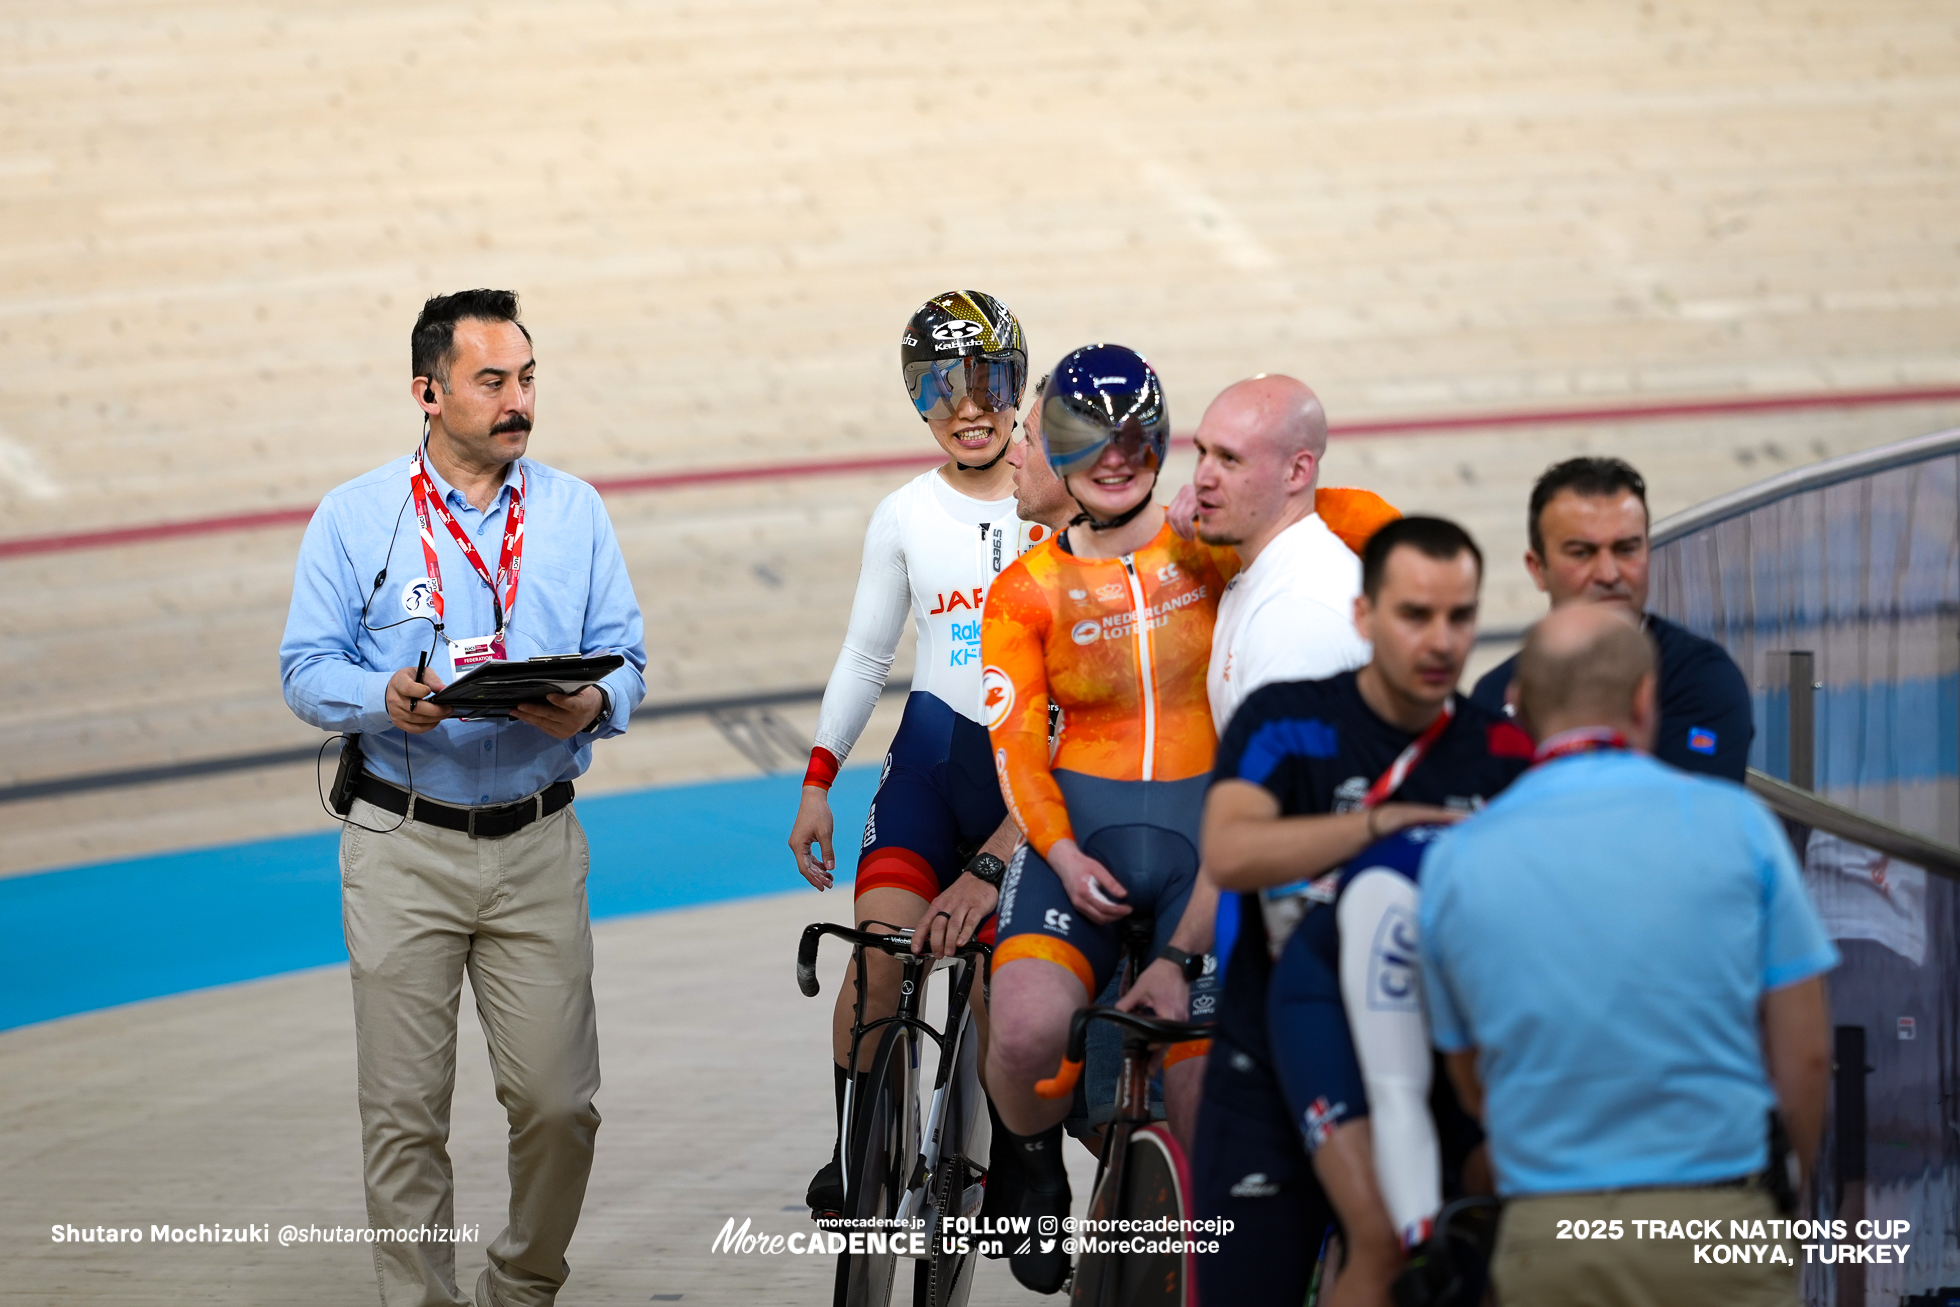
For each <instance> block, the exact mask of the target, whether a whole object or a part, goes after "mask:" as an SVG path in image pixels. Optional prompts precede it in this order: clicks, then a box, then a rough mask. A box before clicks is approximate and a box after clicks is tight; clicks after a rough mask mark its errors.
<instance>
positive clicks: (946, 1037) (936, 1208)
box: [796, 921, 993, 1307]
mask: <svg viewBox="0 0 1960 1307" xmlns="http://www.w3.org/2000/svg"><path fill="white" fill-rule="evenodd" d="M859 924H860V925H861V926H863V927H866V929H859V930H852V929H851V928H850V927H848V926H840V925H837V924H835V923H833V922H827V921H819V922H814V923H812V924H811V925H809V926H807V927H805V928H804V931H803V938H802V940H801V942H800V943H799V944H798V946H797V950H796V983H797V985H798V987H800V988H801V989H802V991H803V993H804V995H805V996H806V997H809V998H815V997H816V995H817V993H818V990H819V985H818V982H817V949H818V947H819V946H820V945H821V944H822V943H823V937H824V936H826V935H831V936H835V937H836V938H838V939H841V940H844V941H846V942H847V943H849V944H851V945H852V952H851V957H852V962H853V965H854V966H855V967H856V975H857V1004H856V1007H855V1010H854V1012H853V1015H852V1022H851V1063H850V1070H851V1078H850V1087H849V1088H848V1089H847V1090H846V1092H845V1099H844V1140H845V1148H844V1229H845V1231H846V1232H847V1233H851V1232H862V1233H863V1234H865V1235H866V1236H871V1235H878V1236H884V1237H883V1238H878V1239H873V1238H867V1239H866V1240H865V1243H866V1245H867V1251H865V1252H863V1253H858V1254H853V1253H851V1252H849V1251H848V1250H847V1251H845V1252H843V1253H841V1254H839V1255H838V1259H837V1280H836V1289H835V1293H834V1296H833V1301H834V1303H835V1305H836V1307H887V1304H889V1303H890V1301H891V1297H892V1288H893V1285H894V1282H895V1281H896V1280H897V1279H898V1278H899V1275H898V1259H899V1258H900V1257H915V1258H916V1260H915V1263H914V1266H913V1275H912V1303H913V1307H960V1305H961V1304H963V1303H965V1302H966V1299H967V1295H968V1294H969V1293H970V1292H971V1291H972V1288H973V1275H974V1270H975V1265H976V1262H977V1260H978V1255H977V1254H976V1253H975V1252H974V1251H973V1250H972V1249H971V1247H970V1246H969V1247H968V1248H967V1250H966V1251H958V1247H959V1246H958V1245H957V1244H949V1242H948V1241H947V1240H945V1239H943V1238H942V1237H941V1234H942V1230H943V1228H944V1226H945V1224H946V1222H947V1221H949V1220H950V1219H952V1218H955V1217H960V1216H971V1215H973V1214H974V1213H975V1212H977V1211H978V1210H979V1208H980V1202H981V1199H982V1198H983V1197H984V1194H985V1191H984V1189H983V1188H982V1185H981V1183H980V1181H981V1178H982V1177H983V1176H984V1175H985V1174H986V1160H985V1159H986V1158H987V1156H988V1145H989V1142H990V1139H989V1131H990V1127H989V1123H988V1119H987V1110H986V1102H987V1100H986V1097H985V1094H984V1092H983V1091H982V1089H981V1087H980V1048H979V1039H978V1038H977V1036H976V1034H975V1026H974V1018H973V1011H972V1009H971V1007H970V1006H969V1004H968V1001H967V1000H968V998H969V996H970V995H971V994H972V992H973V984H974V980H975V978H976V977H978V976H979V975H981V974H982V971H983V968H984V966H985V962H986V959H987V958H988V957H990V956H991V955H992V953H993V950H992V949H991V948H990V947H988V946H987V945H985V944H982V943H981V942H979V941H978V940H973V941H971V942H969V943H967V944H965V945H963V946H961V947H960V948H959V949H958V950H957V951H955V952H954V953H953V954H951V955H950V956H946V957H934V956H932V955H931V954H915V953H913V952H912V931H911V930H910V929H903V930H901V929H897V928H890V927H888V928H887V929H886V930H884V931H877V930H871V929H869V927H872V926H886V925H887V923H884V922H873V921H866V922H861V923H859ZM866 949H878V950H880V951H882V952H884V953H886V954H889V955H890V956H892V957H894V958H897V959H898V961H899V963H900V965H901V967H902V972H901V977H900V981H899V997H898V1010H897V1012H896V1013H894V1014H893V1015H891V1016H889V1017H880V1018H879V1019H877V1020H875V1021H866V1020H865V1019H864V996H865V992H866V988H865V950H866ZM941 970H946V971H950V972H951V975H950V976H949V981H950V984H949V985H948V993H947V997H946V1021H945V1024H944V1026H943V1027H942V1028H940V1029H937V1030H936V1029H934V1028H933V1027H932V1026H931V1025H930V1024H928V1023H927V1022H926V1021H924V1020H922V1019H921V1018H920V1016H919V1009H920V1005H921V1004H922V1003H923V1002H924V999H925V990H926V981H927V980H928V979H929V978H930V977H931V976H932V975H933V973H935V972H938V971H941ZM870 1036H875V1037H876V1043H875V1047H874V1048H873V1050H872V1051H871V1052H870V1054H869V1055H868V1056H866V1055H865V1050H864V1044H865V1041H866V1039H867V1037H870ZM928 1039H929V1040H931V1041H932V1042H933V1044H934V1045H936V1046H937V1048H938V1051H939V1067H938V1071H937V1072H936V1073H935V1075H934V1077H933V1086H932V1102H931V1106H930V1107H929V1108H928V1109H927V1113H926V1116H925V1119H924V1120H923V1121H921V1120H920V1117H919V1051H920V1049H921V1047H922V1046H923V1041H924V1040H928ZM860 1068H865V1069H868V1070H869V1071H870V1076H869V1078H868V1079H862V1080H861V1079H860V1078H859V1071H860ZM861 1084H862V1085H863V1086H865V1093H864V1095H863V1100H862V1101H860V1098H859V1093H858V1087H859V1085H861ZM915 1233H917V1234H919V1235H922V1236H923V1238H922V1239H920V1240H917V1241H915V1240H913V1239H912V1238H911V1236H912V1235H913V1234H915ZM894 1234H897V1235H900V1236H901V1237H900V1238H899V1239H898V1240H896V1241H895V1242H894V1241H892V1240H890V1239H889V1236H891V1235H894ZM914 1248H923V1249H924V1253H923V1255H918V1254H915V1253H914V1252H913V1249H914Z"/></svg>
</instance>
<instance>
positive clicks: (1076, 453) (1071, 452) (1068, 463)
mask: <svg viewBox="0 0 1960 1307" xmlns="http://www.w3.org/2000/svg"><path fill="white" fill-rule="evenodd" d="M1041 440H1042V444H1043V445H1044V446H1045V447H1046V448H1047V450H1048V465H1049V466H1050V467H1052V468H1054V469H1055V473H1056V475H1057V476H1067V475H1068V474H1069V473H1071V472H1080V471H1082V470H1083V469H1085V468H1087V467H1090V466H1092V465H1093V464H1094V463H1095V462H1096V461H1097V460H1098V459H1100V458H1101V457H1102V455H1103V451H1104V450H1105V449H1107V448H1108V447H1109V446H1111V445H1114V446H1116V449H1117V452H1118V453H1120V454H1121V455H1122V456H1123V461H1124V462H1126V463H1128V464H1130V465H1131V466H1133V467H1138V468H1142V469H1144V470H1146V471H1154V470H1155V469H1156V467H1157V464H1158V461H1159V451H1158V449H1157V442H1156V441H1154V440H1152V439H1151V438H1150V435H1149V433H1148V432H1146V431H1145V430H1144V429H1143V424H1142V423H1141V422H1138V421H1137V420H1136V419H1135V418H1130V419H1128V420H1127V421H1125V422H1124V423H1123V424H1122V425H1120V426H1118V427H1117V428H1116V429H1115V430H1114V431H1112V430H1110V429H1109V428H1108V427H1107V426H1104V425H1103V424H1102V423H1101V422H1099V421H1097V420H1096V419H1094V418H1092V417H1089V416H1087V415H1085V414H1083V413H1081V412H1080V411H1078V410H1077V409H1076V408H1075V407H1074V406H1072V405H1070V404H1068V403H1066V402H1064V401H1063V399H1062V397H1061V396H1060V395H1051V396H1050V397H1049V399H1048V402H1047V403H1045V404H1043V405H1042V406H1041Z"/></svg>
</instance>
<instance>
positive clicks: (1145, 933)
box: [1035, 923, 1211, 1307]
mask: <svg viewBox="0 0 1960 1307" xmlns="http://www.w3.org/2000/svg"><path fill="white" fill-rule="evenodd" d="M1149 941H1150V933H1149V930H1148V929H1147V928H1146V927H1145V925H1143V924H1142V923H1137V924H1135V925H1133V926H1132V927H1131V928H1130V929H1128V930H1126V931H1125V940H1124V958H1123V983H1122V985H1121V990H1122V992H1125V993H1127V992H1128V991H1129V988H1130V986H1131V985H1132V984H1134V983H1135V982H1136V978H1137V976H1138V975H1140V974H1141V973H1142V970H1143V967H1144V965H1145V962H1144V952H1145V951H1146V950H1147V949H1148V947H1149ZM1092 1021H1107V1022H1109V1023H1111V1024H1112V1025H1116V1026H1120V1027H1122V1028H1123V1031H1124V1034H1123V1069H1122V1071H1121V1072H1120V1073H1119V1074H1118V1076H1117V1080H1116V1103H1115V1112H1114V1114H1113V1115H1112V1116H1111V1118H1110V1122H1109V1126H1108V1128H1107V1132H1106V1133H1105V1134H1104V1136H1103V1146H1102V1150H1101V1153H1100V1155H1099V1156H1098V1157H1097V1159H1096V1182H1095V1185H1094V1187H1093V1188H1092V1189H1091V1190H1090V1193H1091V1195H1092V1198H1091V1205H1092V1210H1093V1204H1094V1198H1093V1195H1100V1194H1102V1193H1104V1192H1108V1193H1109V1194H1111V1195H1113V1196H1114V1199H1115V1201H1117V1202H1120V1201H1121V1195H1122V1193H1123V1185H1124V1181H1125V1178H1126V1177H1125V1170H1126V1162H1127V1159H1128V1157H1129V1153H1130V1141H1131V1137H1132V1136H1133V1135H1134V1134H1135V1132H1136V1131H1137V1130H1139V1129H1141V1128H1143V1127H1145V1126H1148V1125H1150V1124H1151V1115H1150V1054H1151V1050H1152V1049H1153V1048H1157V1047H1162V1046H1164V1045H1167V1044H1175V1043H1182V1042H1184V1041H1186V1040H1191V1039H1204V1038H1208V1037H1209V1035H1210V1033H1211V1028H1210V1027H1209V1026H1201V1025H1193V1024H1192V1023H1190V1022H1185V1021H1165V1020H1162V1019H1160V1018H1158V1017H1155V1016H1144V1015H1141V1014H1138V1013H1135V1012H1121V1011H1118V1010H1117V1009H1116V1008H1114V1007H1101V1006H1096V1007H1085V1008H1082V1009H1080V1010H1078V1011H1077V1012H1076V1014H1075V1016H1074V1017H1073V1018H1072V1019H1071V1020H1070V1022H1069V1038H1068V1048H1067V1051H1066V1053H1065V1054H1064V1056H1063V1060H1062V1065H1061V1067H1060V1069H1059V1070H1058V1071H1057V1072H1056V1074H1055V1075H1054V1077H1053V1078H1051V1079H1047V1080H1043V1081H1041V1082H1039V1083H1038V1084H1037V1085H1036V1086H1035V1092H1037V1093H1038V1094H1040V1095H1041V1096H1042V1097H1044V1098H1061V1097H1064V1096H1066V1095H1068V1094H1070V1093H1073V1092H1074V1089H1075V1082H1076V1081H1077V1080H1078V1079H1079V1078H1080V1077H1081V1074H1082V1063H1083V1059H1084V1056H1085V1053H1086V1047H1087V1041H1088V1030H1089V1024H1090V1022H1092ZM1114 1214H1115V1213H1112V1215H1114ZM1081 1267H1082V1263H1080V1262H1078V1263H1077V1266H1076V1272H1077V1273H1080V1271H1081ZM1117 1280H1118V1277H1117V1276H1116V1275H1114V1274H1111V1273H1109V1272H1108V1271H1107V1270H1105V1271H1104V1272H1103V1273H1102V1275H1101V1277H1100V1279H1099V1280H1098V1281H1097V1293H1096V1297H1097V1301H1098V1304H1099V1307H1109V1304H1110V1303H1111V1302H1112V1301H1113V1300H1114V1296H1115V1294H1116V1291H1117ZM1071 1297H1072V1298H1073V1297H1074V1294H1071Z"/></svg>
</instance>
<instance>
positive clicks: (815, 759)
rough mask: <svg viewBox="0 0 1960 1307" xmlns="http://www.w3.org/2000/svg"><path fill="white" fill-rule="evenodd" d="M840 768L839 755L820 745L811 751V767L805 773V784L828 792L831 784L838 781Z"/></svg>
mask: <svg viewBox="0 0 1960 1307" xmlns="http://www.w3.org/2000/svg"><path fill="white" fill-rule="evenodd" d="M840 766H842V764H841V763H839V762H838V761H837V755H836V754H834V753H832V752H831V751H830V750H828V749H826V748H824V747H823V746H822V745H821V744H819V745H818V746H817V747H816V748H814V749H812V750H810V766H809V767H808V769H806V770H805V771H804V773H803V783H804V784H805V785H814V786H816V787H817V788H818V789H820V790H827V789H829V788H830V785H831V782H833V781H835V780H836V779H837V769H838V767H840Z"/></svg>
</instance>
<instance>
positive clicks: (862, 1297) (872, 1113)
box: [834, 1026, 917, 1307]
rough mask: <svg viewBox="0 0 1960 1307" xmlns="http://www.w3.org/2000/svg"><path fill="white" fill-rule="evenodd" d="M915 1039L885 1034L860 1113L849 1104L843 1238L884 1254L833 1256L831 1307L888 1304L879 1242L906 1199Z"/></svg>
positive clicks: (887, 1260) (885, 1261) (890, 1265)
mask: <svg viewBox="0 0 1960 1307" xmlns="http://www.w3.org/2000/svg"><path fill="white" fill-rule="evenodd" d="M916 1038H917V1036H915V1035H914V1034H913V1033H912V1032H911V1031H909V1030H906V1029H905V1028H904V1027H903V1026H887V1027H886V1028H885V1033H884V1035H883V1036H882V1037H880V1039H879V1040H878V1051H877V1053H876V1054H875V1055H874V1056H873V1057H872V1060H871V1070H872V1075H871V1078H870V1079H869V1080H867V1081H866V1082H865V1090H864V1092H865V1095H866V1101H865V1102H864V1104H863V1105H862V1107H861V1108H859V1107H857V1106H855V1105H854V1107H853V1110H852V1113H851V1122H852V1126H853V1129H852V1131H851V1140H850V1144H851V1146H850V1151H849V1152H848V1153H847V1155H846V1157H845V1168H844V1177H845V1195H844V1211H845V1215H846V1216H848V1217H850V1218H851V1221H852V1224H851V1225H850V1226H849V1227H848V1229H847V1233H851V1232H858V1231H862V1232H863V1233H864V1234H865V1235H866V1236H867V1238H866V1240H865V1242H866V1243H867V1244H869V1245H871V1246H872V1247H874V1248H881V1249H882V1250H881V1251H875V1252H873V1251H866V1252H864V1253H859V1254H857V1255H852V1254H851V1253H849V1252H845V1253H840V1254H839V1255H838V1258H837V1287H836V1294H835V1298H834V1301H835V1303H836V1305H837V1307H887V1305H888V1304H889V1303H890V1302H891V1295H892V1276H893V1273H894V1271H895V1270H896V1268H897V1263H898V1255H897V1254H896V1253H894V1252H891V1251H889V1247H888V1245H886V1243H885V1241H886V1240H888V1239H889V1238H890V1236H891V1234H892V1225H891V1222H892V1219H893V1218H894V1217H896V1216H897V1215H898V1204H899V1202H900V1200H901V1199H903V1198H904V1196H905V1180H906V1174H905V1173H906V1171H907V1169H908V1168H909V1167H910V1166H911V1162H912V1157H911V1149H910V1147H909V1143H910V1130H909V1128H908V1127H909V1125H910V1120H911V1116H910V1113H909V1111H908V1110H907V1103H906V1101H905V1099H906V1094H907V1092H908V1091H909V1089H910V1084H911V1082H910V1080H909V1079H908V1075H909V1073H910V1071H911V1066H912V1046H913V1042H914V1040H915V1039H916ZM871 1236H877V1237H876V1238H873V1237H871Z"/></svg>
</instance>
